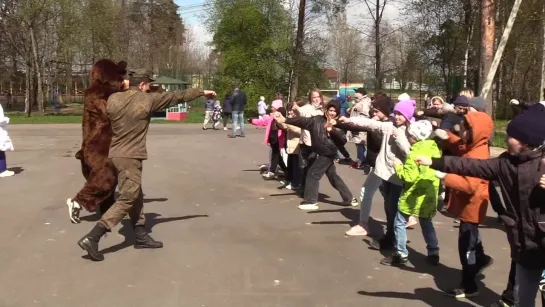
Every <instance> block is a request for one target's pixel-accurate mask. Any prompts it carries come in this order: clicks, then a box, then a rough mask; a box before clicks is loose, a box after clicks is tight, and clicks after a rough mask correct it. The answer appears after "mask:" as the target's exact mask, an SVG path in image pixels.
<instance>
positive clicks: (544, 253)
mask: <svg viewBox="0 0 545 307" xmlns="http://www.w3.org/2000/svg"><path fill="white" fill-rule="evenodd" d="M384 96H385V95H384ZM384 96H381V95H378V96H377V98H376V99H375V101H374V102H373V111H374V114H373V116H375V117H374V118H373V119H369V118H364V119H358V118H357V117H355V118H349V119H346V118H341V119H339V121H340V122H344V123H348V125H344V126H343V125H342V124H339V125H338V127H337V128H341V129H345V130H351V131H354V132H360V131H368V135H367V136H368V138H369V136H371V139H373V137H374V136H378V138H377V139H381V143H380V150H378V153H376V155H375V157H376V159H374V162H375V168H374V169H373V172H372V173H371V174H370V176H368V178H367V180H366V184H364V187H362V207H361V210H360V215H361V216H360V223H359V225H357V226H355V227H353V228H352V229H351V230H349V231H348V232H347V235H367V234H368V230H367V229H366V228H367V226H366V222H367V219H368V217H369V213H368V212H369V211H370V204H371V200H370V199H372V194H374V192H375V191H376V189H378V186H379V185H382V188H383V192H384V193H383V195H384V197H385V212H386V216H387V233H386V235H385V237H384V238H382V239H381V240H378V241H373V242H372V243H371V247H374V248H376V249H387V248H394V249H395V253H394V254H392V256H390V257H386V258H384V259H383V260H382V261H381V263H382V264H385V265H394V266H397V265H403V264H404V263H405V262H406V261H407V256H408V252H407V247H406V243H407V242H406V230H405V229H406V228H405V226H406V224H407V220H408V219H409V218H410V217H418V219H419V221H420V224H421V226H422V233H423V236H424V239H425V241H426V243H427V249H428V261H429V262H430V263H431V264H434V265H436V264H438V263H439V247H438V240H437V236H436V234H435V230H434V227H433V224H432V221H431V220H432V218H433V216H434V215H435V212H436V211H437V203H438V195H439V186H440V182H441V181H443V182H444V184H445V185H446V186H447V187H450V188H451V189H452V195H451V197H450V199H449V205H448V210H449V211H450V212H451V213H454V214H455V215H456V216H458V217H459V218H460V230H459V240H458V247H459V254H460V262H461V264H462V276H461V282H460V287H456V288H453V289H452V290H449V291H447V294H449V295H451V296H454V297H457V298H462V297H472V296H475V295H477V294H478V288H477V283H476V277H477V275H478V274H479V273H480V272H481V271H482V270H483V269H484V268H486V267H487V266H489V265H491V263H492V262H493V259H492V258H491V257H490V256H488V255H486V254H485V253H484V248H483V246H482V241H481V237H480V235H479V231H478V225H479V223H481V222H483V220H484V217H485V216H486V208H487V205H488V197H489V196H488V189H489V185H488V180H498V181H499V183H500V186H501V188H502V193H503V194H504V199H506V205H507V209H506V210H505V211H504V213H502V214H500V219H501V220H502V221H503V223H504V224H505V225H506V226H507V228H508V239H509V241H510V243H511V247H512V255H513V261H514V263H515V265H514V266H515V269H516V271H517V274H516V277H515V278H516V286H515V287H514V288H515V300H516V302H517V304H518V305H517V306H524V307H526V306H534V305H535V299H534V298H535V292H536V291H537V289H538V286H539V285H540V280H541V276H542V273H543V271H544V269H545V260H543V259H545V247H544V246H545V239H542V238H545V235H544V234H545V226H541V224H542V223H541V219H543V220H544V221H545V217H543V218H542V216H541V215H542V214H541V213H540V212H541V211H542V210H541V207H540V205H539V204H541V203H544V201H545V174H544V173H545V160H544V159H543V158H544V156H545V149H544V144H545V126H543V123H545V121H543V118H545V103H542V104H539V105H536V106H534V107H533V108H535V109H532V110H531V112H528V113H529V114H532V115H529V114H526V115H524V114H523V115H524V117H521V118H520V119H518V118H517V120H514V121H512V122H511V123H510V125H509V127H508V131H507V132H508V135H509V139H508V141H507V142H508V146H509V153H508V154H503V155H502V156H500V157H499V158H497V159H492V160H486V159H488V158H489V152H488V141H489V139H490V137H491V135H492V132H493V122H492V120H491V118H490V117H489V116H488V115H487V114H486V113H483V112H477V110H474V109H475V107H473V104H476V103H477V102H478V101H473V100H475V99H469V100H468V102H467V112H458V114H464V113H466V114H465V115H463V116H462V118H463V120H462V122H461V124H459V126H460V128H457V129H458V130H459V132H460V135H461V136H460V137H459V136H457V135H456V134H455V133H454V132H452V131H449V132H445V133H446V134H447V136H448V139H447V140H446V141H444V142H440V144H441V145H442V146H441V147H442V148H444V149H448V150H450V151H451V152H452V153H454V154H456V155H459V156H462V157H455V156H441V153H440V151H439V148H438V147H437V145H436V142H435V141H433V140H431V139H430V138H431V135H432V133H431V131H432V130H433V127H432V124H431V122H430V121H418V122H416V123H412V124H411V121H412V120H413V116H412V115H413V114H414V109H415V102H414V101H411V100H407V99H405V100H402V101H400V102H398V104H396V105H395V107H394V116H393V118H389V117H388V115H387V114H390V113H391V109H388V107H387V105H388V103H387V102H388V100H387V98H386V97H384ZM309 98H310V99H309V100H311V101H313V98H314V101H313V102H314V103H310V104H309V105H307V106H305V107H303V108H306V109H307V113H305V112H303V114H306V116H307V117H294V116H295V114H294V113H291V112H290V115H289V118H288V119H287V120H286V119H284V117H283V116H282V115H281V114H279V113H275V114H274V116H275V118H276V119H277V121H278V122H284V121H286V122H285V123H286V124H289V125H292V126H300V127H301V128H302V129H303V134H302V137H301V141H302V143H303V144H299V145H300V146H299V147H300V148H301V147H303V146H305V145H304V130H307V131H306V132H308V134H309V135H310V136H311V139H312V140H313V141H314V142H315V143H316V144H315V145H310V146H306V147H307V149H308V150H309V152H310V153H311V155H310V156H312V155H314V157H313V158H312V159H311V163H309V164H308V166H307V168H308V175H307V176H306V177H308V178H307V183H308V186H307V187H306V189H305V197H304V199H305V200H304V201H303V203H302V205H301V206H300V208H301V209H303V210H316V209H318V205H317V195H318V183H319V180H320V178H321V177H322V176H323V175H324V174H326V175H327V176H328V178H329V179H330V182H331V183H332V185H333V186H334V187H335V188H336V189H337V190H339V192H340V193H341V197H342V198H343V201H345V202H346V203H347V204H353V202H354V200H352V201H350V202H348V200H349V198H350V197H349V195H350V196H351V194H350V191H349V190H348V189H347V188H346V185H345V184H344V182H343V181H342V179H341V178H340V177H339V176H338V175H337V174H336V171H335V168H334V163H333V159H334V155H335V152H336V151H337V148H338V147H337V146H336V144H335V141H334V140H339V139H342V138H343V137H344V136H343V135H342V133H338V132H340V130H336V128H335V125H337V122H336V121H335V118H337V115H338V113H339V105H338V102H335V101H332V102H330V103H329V104H328V105H327V106H326V108H325V111H326V112H325V115H320V114H319V113H318V112H322V111H321V110H322V108H321V105H322V103H323V98H322V97H321V95H320V92H319V91H314V92H312V91H311V93H310V95H309ZM434 98H436V97H434ZM459 100H460V101H461V100H462V99H459ZM460 101H458V103H457V104H456V107H457V108H458V109H460V108H461V107H465V106H466V104H460ZM472 103H473V104H472ZM303 108H298V107H297V106H295V107H294V109H295V110H297V112H299V110H300V109H303ZM290 111H291V110H290ZM308 111H314V112H315V113H318V114H319V115H314V116H309V115H308V114H309V112H308ZM322 114H323V113H322ZM530 116H533V117H530ZM542 126H543V127H542ZM281 127H282V128H284V129H287V126H283V125H281ZM287 130H288V129H287ZM453 130H456V128H455V129H453ZM441 131H442V130H438V132H441ZM295 139H296V138H295V137H294V138H293V139H292V140H294V141H295ZM521 140H522V141H521ZM309 141H310V138H309ZM309 143H310V144H312V143H311V142H309ZM373 143H375V142H373ZM295 147H296V146H295ZM295 147H294V148H295ZM376 150H377V149H375V150H374V151H376ZM294 153H295V151H294V150H290V154H291V155H293V154H294ZM369 153H371V156H372V155H373V150H369ZM476 159H479V160H476ZM417 164H419V165H420V166H418V165H417ZM430 165H431V166H432V168H433V169H438V170H439V171H434V170H432V169H430V168H428V167H427V166H430ZM534 166H535V168H534ZM542 168H543V169H542ZM442 171H446V173H444V172H442ZM290 173H291V172H290ZM456 174H459V175H456ZM517 174H519V175H518V176H520V175H523V176H522V177H518V178H517ZM303 177H305V176H303ZM374 177H376V178H379V180H378V181H377V182H379V183H377V184H375V185H374V186H373V187H372V188H369V189H365V188H366V185H367V181H372V180H370V178H374ZM479 178H482V179H479ZM368 192H370V193H368ZM368 195H371V198H369V197H368ZM366 200H367V201H366ZM366 202H368V203H369V204H367V203H366ZM544 211H545V210H544ZM366 212H367V213H366ZM543 216H545V214H543ZM543 224H545V222H543ZM521 240H522V241H521ZM540 240H541V241H540Z"/></svg>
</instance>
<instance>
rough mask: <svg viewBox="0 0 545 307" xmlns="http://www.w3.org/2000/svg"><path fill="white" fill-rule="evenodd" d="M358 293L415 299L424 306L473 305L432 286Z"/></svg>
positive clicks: (361, 293)
mask: <svg viewBox="0 0 545 307" xmlns="http://www.w3.org/2000/svg"><path fill="white" fill-rule="evenodd" d="M358 294H360V295H366V296H373V297H386V298H396V299H404V300H415V301H421V302H423V303H425V304H426V306H433V307H437V306H442V307H465V306H473V305H472V304H470V303H468V302H464V301H460V300H457V299H455V298H450V297H446V296H445V294H444V293H442V292H441V291H438V290H435V289H432V288H417V289H414V293H407V292H393V291H385V292H367V291H358Z"/></svg>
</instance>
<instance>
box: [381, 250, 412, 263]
mask: <svg viewBox="0 0 545 307" xmlns="http://www.w3.org/2000/svg"><path fill="white" fill-rule="evenodd" d="M408 261H409V257H403V256H401V255H400V254H399V253H397V252H396V253H394V254H392V256H390V257H386V258H384V259H382V260H381V261H380V264H382V265H388V266H404V265H405V264H407V262H408Z"/></svg>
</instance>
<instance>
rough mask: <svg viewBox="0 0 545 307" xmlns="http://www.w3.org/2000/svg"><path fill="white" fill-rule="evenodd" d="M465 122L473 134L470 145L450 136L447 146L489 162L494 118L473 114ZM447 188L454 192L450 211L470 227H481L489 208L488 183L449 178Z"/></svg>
mask: <svg viewBox="0 0 545 307" xmlns="http://www.w3.org/2000/svg"><path fill="white" fill-rule="evenodd" d="M464 120H465V121H466V122H467V123H468V124H469V126H470V127H471V132H472V133H473V137H472V141H471V143H470V144H465V143H463V142H462V140H461V139H460V137H458V136H457V135H455V134H453V133H451V132H449V139H448V140H447V141H445V144H444V145H445V146H446V147H447V148H448V149H449V150H451V152H453V153H454V154H456V155H458V156H462V157H467V158H475V159H489V158H490V151H489V148H488V140H489V138H490V136H491V135H492V132H493V130H494V122H493V121H492V118H490V116H489V115H488V114H486V113H483V112H470V113H468V114H467V115H465V116H464ZM445 185H446V186H447V187H449V188H451V189H452V191H451V194H450V197H449V202H448V211H449V212H450V213H452V214H455V215H456V216H458V217H459V218H460V220H462V221H464V222H469V223H482V222H483V221H484V219H485V218H486V209H487V208H488V199H489V196H488V181H486V180H483V179H479V178H475V177H467V176H459V175H454V174H447V175H446V177H445Z"/></svg>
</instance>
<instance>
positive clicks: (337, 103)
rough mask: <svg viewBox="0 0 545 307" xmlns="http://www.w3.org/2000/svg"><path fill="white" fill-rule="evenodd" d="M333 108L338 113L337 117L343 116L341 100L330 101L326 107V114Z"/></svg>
mask: <svg viewBox="0 0 545 307" xmlns="http://www.w3.org/2000/svg"><path fill="white" fill-rule="evenodd" d="M331 107H334V108H335V111H336V112H337V116H341V102H340V101H339V100H336V99H332V100H330V101H329V102H328V103H327V105H326V107H325V110H326V112H327V110H329V108H331Z"/></svg>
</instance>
